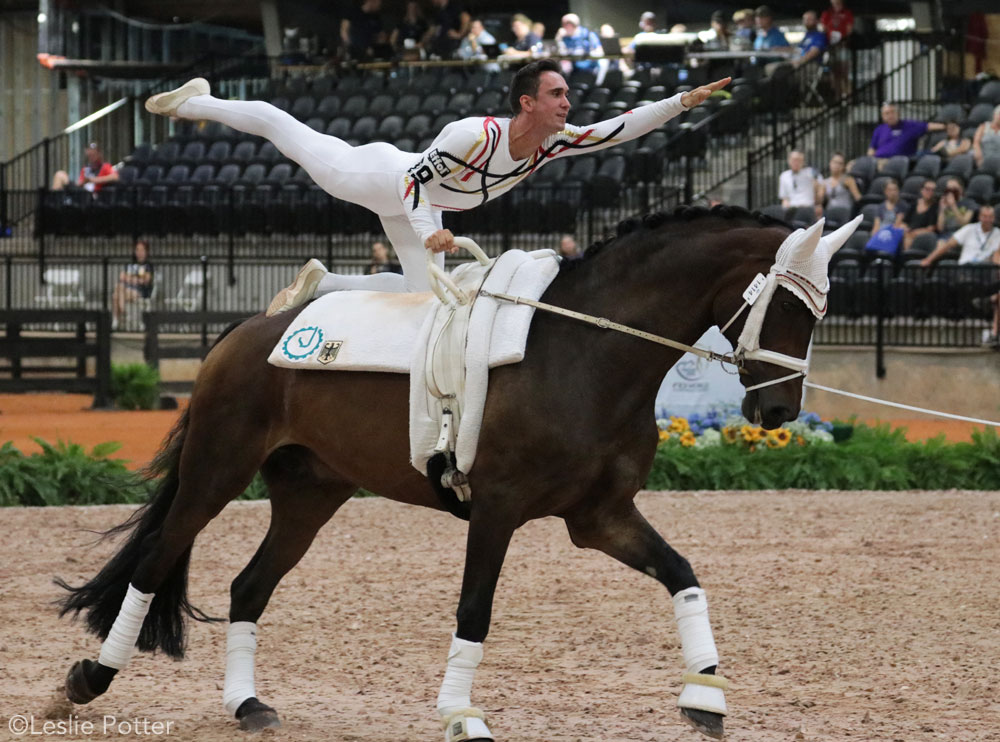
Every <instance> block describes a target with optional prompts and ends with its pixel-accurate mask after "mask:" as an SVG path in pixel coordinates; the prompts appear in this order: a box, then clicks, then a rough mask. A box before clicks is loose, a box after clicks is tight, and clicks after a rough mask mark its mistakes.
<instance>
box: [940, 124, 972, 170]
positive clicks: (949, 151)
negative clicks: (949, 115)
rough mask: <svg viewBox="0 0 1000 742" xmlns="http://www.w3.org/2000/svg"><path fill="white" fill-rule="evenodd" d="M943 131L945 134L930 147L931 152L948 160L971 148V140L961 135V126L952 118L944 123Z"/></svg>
mask: <svg viewBox="0 0 1000 742" xmlns="http://www.w3.org/2000/svg"><path fill="white" fill-rule="evenodd" d="M944 131H945V134H947V136H946V137H945V138H944V139H942V140H941V141H940V142H938V143H937V144H935V145H934V146H933V147H931V152H933V153H934V154H937V155H940V156H941V159H942V160H950V159H951V158H952V157H954V156H955V155H961V154H964V153H965V152H968V151H969V150H970V149H972V140H971V139H969V138H968V137H963V136H962V127H961V126H959V125H958V122H957V121H955V120H954V119H952V120H951V121H948V122H947V123H945V125H944Z"/></svg>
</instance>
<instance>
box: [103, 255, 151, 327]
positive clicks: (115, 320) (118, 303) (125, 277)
mask: <svg viewBox="0 0 1000 742" xmlns="http://www.w3.org/2000/svg"><path fill="white" fill-rule="evenodd" d="M152 293H153V264H152V263H150V262H149V243H148V242H147V241H146V240H136V243H135V247H133V248H132V262H131V263H129V264H128V265H126V266H125V270H123V271H122V272H121V273H119V274H118V283H117V284H115V290H114V292H113V293H112V295H111V329H113V330H117V329H118V325H119V323H120V322H121V319H122V317H123V316H124V314H125V305H126V304H129V303H131V302H133V301H138V300H139V299H148V298H149V297H150V296H151V295H152Z"/></svg>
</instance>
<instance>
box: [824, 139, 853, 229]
mask: <svg viewBox="0 0 1000 742" xmlns="http://www.w3.org/2000/svg"><path fill="white" fill-rule="evenodd" d="M822 186H823V197H824V199H825V200H826V207H827V208H830V207H831V206H833V207H839V208H845V209H847V210H848V212H849V213H851V214H853V213H854V204H856V203H857V202H858V201H860V200H861V190H860V189H859V188H858V184H857V182H856V181H855V180H854V178H853V176H850V175H848V174H847V172H846V165H845V162H844V155H843V154H841V153H840V152H834V153H833V154H832V155H831V156H830V175H829V176H828V177H826V178H824V179H823V181H822Z"/></svg>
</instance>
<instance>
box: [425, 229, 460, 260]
mask: <svg viewBox="0 0 1000 742" xmlns="http://www.w3.org/2000/svg"><path fill="white" fill-rule="evenodd" d="M424 247H426V248H427V249H428V250H430V251H431V252H449V253H452V254H454V253H456V252H458V245H456V244H455V235H453V234H452V233H451V230H450V229H439V230H438V231H437V232H435V233H434V234H432V235H431V236H430V237H428V238H427V239H426V240H425V241H424Z"/></svg>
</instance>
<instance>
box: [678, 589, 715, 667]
mask: <svg viewBox="0 0 1000 742" xmlns="http://www.w3.org/2000/svg"><path fill="white" fill-rule="evenodd" d="M674 616H675V617H676V618H677V630H678V631H679V632H680V634H681V650H682V651H683V652H684V664H685V665H686V666H687V670H688V672H701V671H702V670H704V669H705V668H706V667H711V666H712V665H717V664H719V652H718V650H717V649H716V648H715V637H713V636H712V627H711V625H710V624H709V623H708V601H706V600H705V591H704V590H702V589H701V588H700V587H689V588H688V589H687V590H681V591H680V592H679V593H677V594H676V595H675V596H674Z"/></svg>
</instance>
